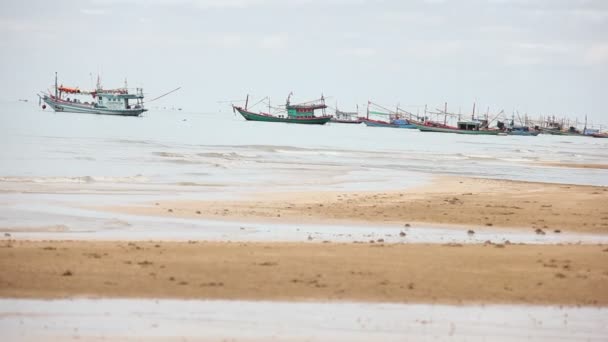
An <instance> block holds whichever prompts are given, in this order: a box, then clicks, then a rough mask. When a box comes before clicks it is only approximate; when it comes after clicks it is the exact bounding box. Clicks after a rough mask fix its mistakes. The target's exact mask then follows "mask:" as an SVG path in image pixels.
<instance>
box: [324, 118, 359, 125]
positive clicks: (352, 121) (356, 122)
mask: <svg viewBox="0 0 608 342" xmlns="http://www.w3.org/2000/svg"><path fill="white" fill-rule="evenodd" d="M329 122H335V123H343V124H360V123H361V122H362V121H361V120H339V119H331V120H329Z"/></svg>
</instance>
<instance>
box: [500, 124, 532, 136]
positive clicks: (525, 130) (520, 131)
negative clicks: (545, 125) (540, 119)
mask: <svg viewBox="0 0 608 342" xmlns="http://www.w3.org/2000/svg"><path fill="white" fill-rule="evenodd" d="M539 134H540V131H534V130H530V128H529V127H527V126H514V127H511V128H509V129H508V130H507V135H519V136H529V137H535V136H537V135H539Z"/></svg>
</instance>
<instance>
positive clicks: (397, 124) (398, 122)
mask: <svg viewBox="0 0 608 342" xmlns="http://www.w3.org/2000/svg"><path fill="white" fill-rule="evenodd" d="M371 105H374V106H376V107H378V108H381V109H382V110H386V111H387V112H379V111H374V110H370V106H371ZM370 114H371V115H373V116H375V117H381V118H383V120H378V119H370ZM385 118H386V119H385ZM385 120H386V121H385ZM361 121H362V122H363V123H364V124H365V125H366V126H368V127H388V128H409V129H416V125H414V124H412V123H411V122H409V121H408V120H407V119H404V118H403V117H402V116H401V115H400V113H399V112H398V110H397V111H395V112H393V111H391V110H389V109H387V108H385V107H382V106H380V105H378V104H375V103H373V102H371V101H368V102H367V114H366V116H365V118H361Z"/></svg>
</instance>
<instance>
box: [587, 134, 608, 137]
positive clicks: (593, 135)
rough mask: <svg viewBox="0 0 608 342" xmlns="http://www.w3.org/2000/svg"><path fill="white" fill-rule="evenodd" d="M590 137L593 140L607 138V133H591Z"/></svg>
mask: <svg viewBox="0 0 608 342" xmlns="http://www.w3.org/2000/svg"><path fill="white" fill-rule="evenodd" d="M591 136H592V137H594V138H608V133H593V134H591Z"/></svg>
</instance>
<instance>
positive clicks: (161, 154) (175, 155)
mask: <svg viewBox="0 0 608 342" xmlns="http://www.w3.org/2000/svg"><path fill="white" fill-rule="evenodd" d="M152 154H154V155H156V156H159V157H166V158H184V155H183V154H179V153H173V152H152Z"/></svg>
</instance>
